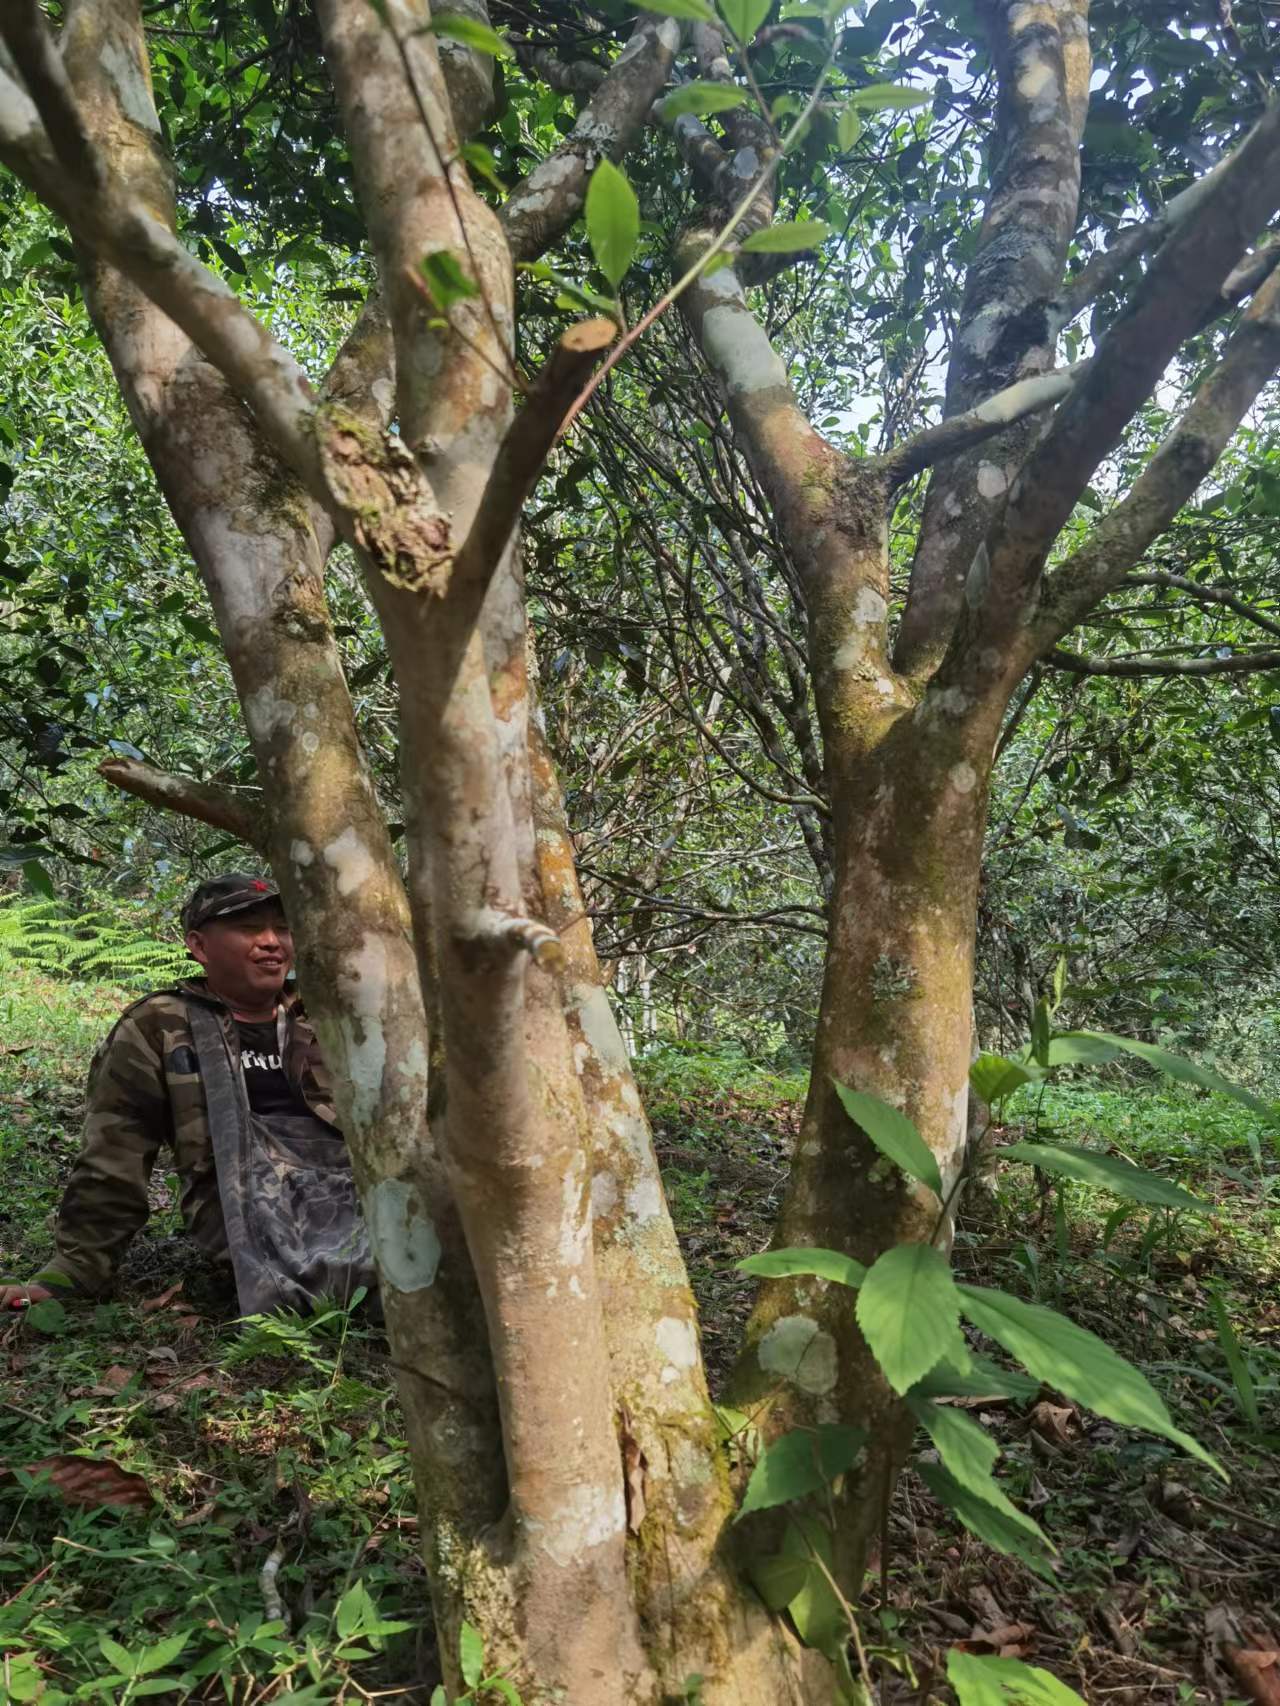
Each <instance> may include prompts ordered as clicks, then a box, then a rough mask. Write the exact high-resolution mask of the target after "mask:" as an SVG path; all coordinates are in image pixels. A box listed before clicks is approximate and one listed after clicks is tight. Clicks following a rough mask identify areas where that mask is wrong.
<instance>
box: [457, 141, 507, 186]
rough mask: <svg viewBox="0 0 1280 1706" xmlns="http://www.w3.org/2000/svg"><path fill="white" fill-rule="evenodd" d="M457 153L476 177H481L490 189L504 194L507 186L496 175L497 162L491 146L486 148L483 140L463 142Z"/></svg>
mask: <svg viewBox="0 0 1280 1706" xmlns="http://www.w3.org/2000/svg"><path fill="white" fill-rule="evenodd" d="M458 153H459V154H461V156H462V158H463V159H464V160H465V161H466V162H467V165H468V166H470V168H471V170H472V171H473V172H474V173H475V174H476V176H477V177H478V178H483V179H484V181H485V183H486V184H488V186H489V188H490V189H493V190H497V191H498V192H499V194H502V195H505V194H506V189H507V186H506V185H505V184H504V183H503V181H502V179H501V178H500V177H499V176H498V162H497V159H496V157H495V155H494V152H493V149H492V148H486V147H485V145H484V143H483V142H464V143H463V144H462V145H461V147H460V148H459V149H458Z"/></svg>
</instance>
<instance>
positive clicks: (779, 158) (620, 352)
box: [560, 55, 833, 438]
mask: <svg viewBox="0 0 1280 1706" xmlns="http://www.w3.org/2000/svg"><path fill="white" fill-rule="evenodd" d="M832 63H833V59H832V56H831V55H828V57H827V62H826V64H825V65H824V66H823V67H822V70H821V71H820V72H819V73H818V80H817V82H816V83H815V84H814V86H813V93H812V95H811V96H810V97H809V100H808V102H807V103H806V104H805V107H804V109H803V111H802V112H801V113H800V116H799V117H798V118H797V119H796V122H795V123H794V124H793V125H792V126H791V129H790V130H789V131H788V132H787V134H786V136H785V137H784V138H783V141H782V146H781V147H780V148H779V149H778V152H777V153H776V154H775V155H774V156H773V158H772V160H770V161H769V162H768V164H767V165H766V166H765V169H764V171H763V172H761V174H760V176H759V177H758V178H757V179H756V180H755V182H754V183H753V184H752V185H751V188H750V189H749V190H748V191H747V193H746V194H745V195H744V196H743V198H742V200H741V201H740V202H739V203H738V205H737V206H736V207H735V208H734V209H733V212H732V213H731V214H730V215H729V217H728V219H727V221H726V222H725V224H724V226H723V228H722V229H721V230H720V231H719V232H717V234H716V235H715V237H713V238H712V240H711V242H710V243H709V244H708V246H707V247H706V248H705V249H704V250H703V251H702V252H701V254H700V255H699V256H698V259H697V260H696V261H695V262H694V263H693V265H692V266H691V267H689V269H688V270H687V271H686V272H685V273H684V274H683V275H682V276H681V277H680V278H678V279H677V280H676V282H675V283H674V284H673V285H672V286H671V288H670V290H668V291H667V292H666V294H665V295H663V296H661V297H660V298H659V299H658V301H657V302H656V303H655V304H654V305H653V307H652V308H651V309H650V310H649V312H648V313H647V314H646V315H645V316H644V317H643V319H640V320H637V321H636V323H635V325H634V326H633V327H632V328H631V330H630V331H629V332H628V333H627V335H626V337H624V338H623V339H622V341H621V342H620V343H619V344H618V345H617V346H616V347H615V348H614V349H612V350H611V351H610V352H609V354H608V356H607V357H606V358H605V360H604V361H603V362H602V363H601V365H600V367H599V368H598V370H597V371H596V374H595V377H594V378H593V379H592V380H591V383H590V384H589V385H588V386H587V387H586V389H585V390H584V391H583V393H582V395H581V396H580V397H579V398H578V400H577V402H576V403H575V404H574V405H573V407H572V409H570V411H569V413H568V414H567V415H566V416H565V419H564V423H563V425H562V426H561V428H560V437H561V438H563V437H564V435H565V433H567V432H568V430H569V428H570V427H571V426H572V425H573V423H574V421H576V420H577V418H578V416H579V415H580V414H581V413H582V411H583V409H585V408H586V406H587V404H588V403H589V402H590V401H591V399H592V397H593V396H594V395H595V393H596V391H597V390H598V389H599V388H600V385H601V384H602V383H603V381H604V379H605V377H606V376H607V375H608V374H609V373H610V372H611V371H612V370H613V369H614V368H615V367H616V366H617V365H618V363H619V362H620V361H621V360H622V358H623V356H624V355H625V354H626V353H627V351H628V350H629V349H630V348H631V346H632V344H634V343H635V342H636V341H637V340H638V339H639V338H642V337H643V336H644V334H645V333H646V332H647V331H648V329H649V327H650V326H652V325H653V323H654V321H655V320H657V319H659V318H660V317H661V316H662V315H663V314H665V313H666V311H667V309H668V308H670V306H671V304H672V303H673V302H675V301H676V300H677V299H678V298H679V297H680V296H682V295H683V294H684V292H685V291H686V290H687V289H688V288H689V286H690V285H691V284H693V283H694V281H695V280H696V279H697V278H698V277H699V276H700V275H701V274H702V273H703V272H704V271H705V269H706V265H707V262H708V261H709V260H712V259H713V258H714V257H715V256H716V255H718V254H720V252H721V251H722V250H723V249H724V248H726V247H727V246H728V244H729V243H730V242H731V240H732V238H733V233H734V232H735V231H736V230H737V228H738V226H739V225H740V224H741V222H742V221H743V219H745V218H746V216H747V214H748V213H750V211H751V209H752V208H753V207H754V206H755V203H756V198H757V197H758V196H759V195H760V193H761V192H762V191H763V190H764V189H765V188H766V187H767V186H768V184H769V182H770V181H771V180H772V178H773V177H774V175H775V174H776V173H777V171H778V168H779V167H780V166H781V164H782V162H783V160H784V159H785V158H786V155H787V151H788V150H789V148H790V147H791V146H792V144H793V142H795V141H796V140H797V139H798V138H799V137H800V136H801V135H803V133H804V131H803V127H804V125H805V124H806V123H807V122H808V119H809V116H810V114H811V113H812V112H813V111H814V109H815V107H816V106H817V104H818V100H819V98H820V96H821V94H822V91H823V89H824V88H825V87H826V82H827V78H828V77H829V76H830V74H831V66H832Z"/></svg>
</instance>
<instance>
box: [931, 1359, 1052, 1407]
mask: <svg viewBox="0 0 1280 1706" xmlns="http://www.w3.org/2000/svg"><path fill="white" fill-rule="evenodd" d="M1041 1385H1042V1382H1041V1381H1039V1380H1032V1378H1031V1376H1030V1375H1028V1374H1019V1373H1018V1372H1017V1371H1016V1370H1012V1369H1007V1368H1001V1367H1000V1366H999V1364H997V1363H994V1362H992V1361H991V1359H990V1357H983V1356H975V1355H974V1354H973V1353H972V1352H971V1353H970V1356H969V1367H968V1368H957V1367H955V1366H954V1364H952V1363H949V1362H945V1361H944V1362H940V1363H939V1364H938V1366H937V1367H936V1368H931V1369H930V1370H929V1372H928V1374H926V1375H925V1377H924V1379H923V1380H921V1381H919V1382H918V1383H917V1384H916V1385H915V1386H913V1387H912V1388H911V1396H912V1397H913V1398H1018V1399H1021V1400H1023V1401H1024V1402H1025V1401H1027V1400H1028V1399H1031V1398H1034V1397H1035V1395H1036V1393H1037V1392H1039V1390H1040V1387H1041Z"/></svg>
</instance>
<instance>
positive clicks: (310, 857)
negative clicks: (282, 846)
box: [289, 841, 316, 871]
mask: <svg viewBox="0 0 1280 1706" xmlns="http://www.w3.org/2000/svg"><path fill="white" fill-rule="evenodd" d="M289 857H290V859H292V860H293V862H294V864H295V865H298V866H300V867H301V868H302V870H304V871H305V870H306V868H307V866H308V865H313V864H314V863H315V858H316V856H315V852H314V850H313V848H312V846H311V843H310V842H309V841H291V842H290V843H289Z"/></svg>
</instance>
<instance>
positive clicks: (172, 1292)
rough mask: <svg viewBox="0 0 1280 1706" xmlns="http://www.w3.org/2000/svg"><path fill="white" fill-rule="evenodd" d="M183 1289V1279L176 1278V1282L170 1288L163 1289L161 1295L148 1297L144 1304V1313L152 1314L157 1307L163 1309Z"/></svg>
mask: <svg viewBox="0 0 1280 1706" xmlns="http://www.w3.org/2000/svg"><path fill="white" fill-rule="evenodd" d="M181 1290H182V1281H181V1280H175V1281H174V1283H173V1284H172V1285H171V1286H170V1287H169V1288H168V1290H167V1291H162V1292H161V1293H160V1295H159V1297H149V1298H147V1300H146V1302H145V1303H144V1304H143V1305H142V1313H143V1314H144V1315H151V1314H153V1313H154V1312H155V1311H156V1310H157V1309H163V1308H164V1306H165V1304H166V1303H172V1302H173V1300H174V1298H175V1297H176V1296H177V1295H178V1293H179V1292H180V1291H181Z"/></svg>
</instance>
